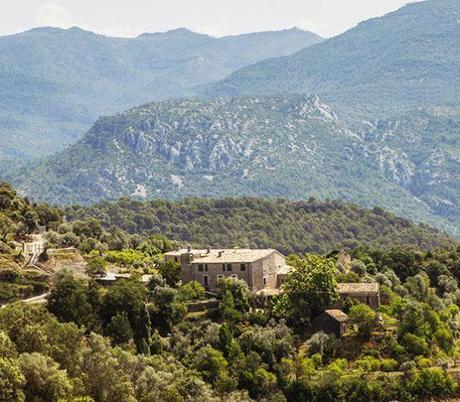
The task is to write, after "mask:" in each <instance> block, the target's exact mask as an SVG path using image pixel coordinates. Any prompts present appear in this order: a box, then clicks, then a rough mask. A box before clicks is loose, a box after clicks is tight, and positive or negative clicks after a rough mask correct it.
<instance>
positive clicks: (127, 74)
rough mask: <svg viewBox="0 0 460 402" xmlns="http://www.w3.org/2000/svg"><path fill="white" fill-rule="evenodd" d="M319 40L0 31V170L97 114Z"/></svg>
mask: <svg viewBox="0 0 460 402" xmlns="http://www.w3.org/2000/svg"><path fill="white" fill-rule="evenodd" d="M319 41H321V38H320V37H319V36H317V35H315V34H312V33H309V32H304V31H301V30H299V29H296V28H294V29H290V30H285V31H278V32H262V33H254V34H246V35H239V36H231V37H224V38H220V39H217V38H213V37H210V36H207V35H201V34H196V33H193V32H191V31H188V30H186V29H177V30H174V31H170V32H165V33H154V34H143V35H140V36H139V37H137V38H133V39H126V38H123V39H122V38H111V37H106V36H102V35H96V34H94V33H92V32H87V31H83V30H81V29H79V28H71V29H68V30H62V29H57V28H38V29H33V30H31V31H27V32H24V33H21V34H17V35H11V36H4V37H0V93H1V94H2V96H1V97H0V143H1V145H0V172H1V170H2V169H3V170H4V169H5V168H7V167H8V166H7V164H9V163H12V162H14V161H17V160H22V159H25V158H29V157H35V156H41V155H46V154H51V153H53V152H55V151H56V150H59V149H62V148H63V147H64V146H65V145H67V144H69V143H73V142H75V140H76V138H77V137H78V136H80V135H81V134H83V133H84V132H85V131H86V130H87V129H88V128H89V127H90V125H91V123H92V122H93V121H94V120H95V119H96V118H97V117H98V116H100V115H103V114H111V113H115V112H117V111H120V110H124V109H126V108H128V107H132V106H135V105H138V104H141V103H144V102H147V101H152V100H158V99H165V98H169V97H175V96H181V95H184V94H185V93H186V92H187V91H188V90H189V88H191V87H194V86H196V85H200V84H204V83H206V82H210V81H213V80H217V79H221V78H223V77H225V76H226V75H227V74H229V73H231V72H232V71H235V70H237V69H239V68H241V67H243V66H246V65H249V64H252V63H255V62H257V61H260V60H262V59H265V58H269V57H274V56H280V55H287V54H291V53H293V52H295V51H297V50H299V49H301V48H303V47H305V46H309V45H311V44H314V43H317V42H319Z"/></svg>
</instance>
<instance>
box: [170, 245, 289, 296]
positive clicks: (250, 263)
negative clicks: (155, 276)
mask: <svg viewBox="0 0 460 402" xmlns="http://www.w3.org/2000/svg"><path fill="white" fill-rule="evenodd" d="M165 260H166V261H175V262H178V263H180V264H181V266H182V281H183V282H184V283H187V282H190V281H197V282H199V283H201V284H202V285H203V286H204V287H205V289H206V290H207V291H209V292H214V291H215V290H216V289H217V284H218V282H219V280H220V279H223V278H235V279H241V280H244V281H245V282H246V283H247V284H248V287H249V289H250V290H251V291H253V292H258V291H263V290H264V289H266V290H271V289H279V287H280V286H281V283H282V282H283V279H284V277H285V275H286V273H287V272H288V270H289V267H288V266H287V265H286V261H285V257H284V255H282V254H281V253H279V252H278V251H276V250H274V249H262V250H252V249H238V248H235V249H211V248H208V249H202V250H200V249H192V248H190V247H189V248H187V249H182V250H177V251H171V252H169V253H166V254H165Z"/></svg>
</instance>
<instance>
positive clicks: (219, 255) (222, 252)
mask: <svg viewBox="0 0 460 402" xmlns="http://www.w3.org/2000/svg"><path fill="white" fill-rule="evenodd" d="M224 252H225V251H224V250H222V251H219V254H218V255H217V257H218V258H220V257H222V254H224Z"/></svg>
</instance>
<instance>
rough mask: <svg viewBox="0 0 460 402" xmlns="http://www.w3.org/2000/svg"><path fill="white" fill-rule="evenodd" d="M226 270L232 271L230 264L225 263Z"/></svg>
mask: <svg viewBox="0 0 460 402" xmlns="http://www.w3.org/2000/svg"><path fill="white" fill-rule="evenodd" d="M227 271H228V272H232V264H227Z"/></svg>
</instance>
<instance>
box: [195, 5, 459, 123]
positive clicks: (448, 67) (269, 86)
mask: <svg viewBox="0 0 460 402" xmlns="http://www.w3.org/2000/svg"><path fill="white" fill-rule="evenodd" d="M459 14H460V1H459V0H427V1H423V2H417V3H413V4H409V5H407V6H405V7H403V8H401V9H399V10H397V11H395V12H392V13H389V14H387V15H385V16H383V17H380V18H374V19H370V20H367V21H364V22H362V23H360V24H358V25H357V26H356V27H354V28H353V29H350V30H349V31H347V32H345V33H343V34H341V35H339V36H337V37H335V38H332V39H329V40H327V41H324V42H322V43H320V44H318V45H315V46H312V47H310V48H306V49H302V50H300V51H299V52H297V53H295V54H293V55H291V56H286V57H280V58H275V59H270V60H266V61H262V62H260V63H257V64H255V65H253V66H249V67H245V68H243V69H242V70H240V71H237V72H235V73H233V74H231V75H230V76H229V77H227V78H226V79H224V80H223V81H220V82H218V83H216V84H211V85H210V86H209V87H208V88H206V89H205V90H204V92H205V93H206V94H208V95H212V96H222V95H231V96H237V95H255V94H257V95H261V94H265V95H267V94H274V93H283V94H285V93H286V92H295V93H299V92H300V93H308V94H309V93H317V94H319V95H320V96H322V97H323V98H324V99H325V101H326V102H327V103H330V104H331V105H333V106H334V108H336V110H340V111H341V112H343V114H344V116H343V117H347V118H349V117H351V116H352V115H354V114H357V110H356V108H358V109H359V110H360V112H359V114H358V115H369V112H373V113H377V114H379V115H380V117H383V116H382V108H385V109H392V110H397V109H398V108H401V107H402V106H404V107H409V108H410V107H418V106H423V107H426V106H438V105H457V106H458V105H459V102H460V98H459V94H458V71H459V69H460V52H459V51H458V43H459V40H460V30H459V28H458V20H459Z"/></svg>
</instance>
